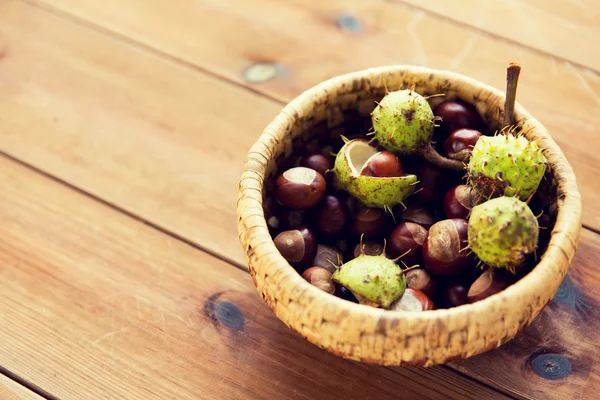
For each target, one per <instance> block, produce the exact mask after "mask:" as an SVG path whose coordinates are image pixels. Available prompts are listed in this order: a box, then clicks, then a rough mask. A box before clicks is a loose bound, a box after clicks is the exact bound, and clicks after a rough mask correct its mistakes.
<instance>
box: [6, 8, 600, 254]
mask: <svg viewBox="0 0 600 400" xmlns="http://www.w3.org/2000/svg"><path fill="white" fill-rule="evenodd" d="M35 1H36V3H39V4H43V5H44V7H49V8H50V9H52V10H55V11H56V10H60V13H68V14H69V15H72V16H74V17H73V18H76V19H77V20H80V19H81V20H83V21H88V23H92V24H97V25H98V26H101V27H102V28H103V29H107V30H110V31H114V32H116V33H117V34H119V35H124V36H126V37H128V38H132V39H133V40H134V41H137V42H140V43H143V44H144V45H146V46H150V47H152V48H155V49H158V50H160V51H162V52H166V53H168V54H169V55H171V56H174V57H175V58H177V59H181V60H184V61H185V62H187V63H192V64H195V65H197V66H200V67H202V68H204V69H206V70H209V71H211V72H212V73H214V74H218V75H220V76H222V77H225V78H227V79H229V80H232V81H234V82H236V83H239V84H243V85H246V86H248V87H249V88H251V89H252V90H257V91H260V92H262V93H265V94H267V95H268V96H271V97H275V98H277V99H279V100H281V101H284V102H286V101H289V100H290V99H291V98H292V97H293V96H295V95H297V94H299V93H300V92H302V91H303V90H305V89H307V88H309V87H311V86H313V85H315V84H317V83H319V82H321V81H323V80H324V79H327V78H330V77H332V76H335V75H338V74H341V73H344V72H349V71H354V70H358V69H363V68H367V67H371V66H377V65H385V64H396V63H409V64H418V65H427V66H430V67H434V68H442V69H450V70H454V71H457V72H460V73H464V74H466V75H469V76H472V77H474V78H476V79H479V80H481V81H483V82H486V83H489V84H491V85H493V86H495V87H498V88H500V89H503V88H504V87H505V83H504V80H505V77H504V71H505V68H506V65H507V64H508V62H510V61H518V62H520V63H521V65H522V66H523V72H522V74H521V78H520V87H519V90H518V95H517V96H518V100H519V101H520V102H521V103H522V104H523V105H524V106H525V107H526V108H527V109H528V110H529V111H530V112H532V114H533V115H535V116H536V117H537V118H538V119H539V120H540V121H542V122H543V123H544V124H545V125H546V127H547V128H548V129H549V131H550V132H551V134H552V135H553V137H554V138H555V139H556V140H557V142H558V143H559V145H560V146H561V148H562V149H563V151H564V152H565V155H566V156H567V158H568V159H569V161H570V162H571V163H572V165H573V167H574V169H575V173H576V175H577V177H578V182H579V184H580V189H581V192H582V196H583V201H584V203H585V207H584V217H583V218H584V223H585V224H586V225H587V226H590V227H592V228H595V229H600V180H598V179H596V176H598V174H600V168H599V167H598V163H597V162H596V161H597V159H598V157H597V154H596V151H595V148H594V146H589V143H593V142H594V141H596V140H597V135H596V127H597V126H599V125H600V115H598V114H597V113H593V112H591V111H590V110H592V109H593V108H594V107H597V106H598V105H599V104H600V77H599V76H598V75H597V74H595V73H592V72H590V71H586V70H582V69H580V68H577V67H574V66H573V65H571V64H570V63H567V62H562V61H557V60H555V59H553V58H550V57H545V56H542V55H540V54H536V53H533V52H531V51H529V50H527V49H524V48H520V47H516V46H514V45H511V44H509V43H505V42H503V41H499V40H496V39H494V38H490V37H489V36H488V35H485V34H481V33H478V32H475V31H473V30H472V29H469V28H466V27H461V26H457V25H456V24H455V23H452V22H448V21H440V20H439V18H435V17H431V16H430V15H428V14H426V13H424V12H422V11H419V10H414V9H413V8H411V7H409V6H405V5H402V4H398V3H391V2H383V1H373V2H364V1H360V0H348V1H346V0H332V1H327V2H312V1H309V0H293V1H292V0H290V1H286V2H281V1H278V0H260V1H259V2H252V3H250V2H246V1H241V0H237V1H236V0H232V1H229V2H227V3H226V4H225V3H223V2H217V1H209V0H205V1H196V0H180V1H178V3H177V4H178V6H177V7H164V6H163V5H164V3H163V2H162V1H160V0H130V1H127V2H122V1H119V0H107V1H103V2H101V3H100V2H97V1H93V0H77V1H73V0H57V1H51V2H50V1H46V0H35ZM55 7H56V8H55ZM265 10H268V12H265ZM56 12H59V11H56ZM216 21H218V22H216ZM81 23H86V22H81ZM16 29H20V28H16ZM236 32H243V34H236ZM52 34H53V37H52V40H53V41H57V40H61V38H60V37H58V36H57V35H56V33H54V32H53V33H52ZM28 36H29V37H30V36H31V34H28V33H27V32H19V33H18V36H14V39H13V40H15V41H17V42H19V41H26V40H28V39H27V37H28ZM38 39H39V38H37V37H36V38H35V40H38ZM62 40H64V39H62ZM86 40H87V39H86ZM128 40H130V39H128ZM583 40H584V41H585V38H584V39H583ZM77 42H81V41H76V42H75V43H72V42H71V40H70V38H69V45H70V46H77V47H78V48H80V46H78V44H77ZM41 45H42V44H41V43H40V44H39V46H41ZM44 46H52V44H51V43H44ZM115 50H116V51H118V49H115ZM95 53H97V51H96V50H95V47H90V48H88V47H85V48H83V47H82V46H81V49H80V50H79V52H78V53H75V54H74V55H73V56H74V57H75V58H84V59H87V58H93V57H94V54H95ZM140 58H142V57H140ZM49 61H51V60H49ZM79 62H81V61H79ZM136 62H142V60H136ZM257 63H258V64H257ZM261 63H275V65H276V66H275V67H272V68H271V67H270V65H269V64H266V65H265V68H254V69H253V68H252V67H253V66H254V67H256V65H263V64H261ZM15 64H18V65H15V71H14V72H13V74H14V73H19V71H20V70H22V69H23V68H25V67H23V64H24V63H23V62H22V61H21V62H20V61H18V60H15ZM155 64H157V65H159V64H160V63H159V62H156V63H155ZM94 67H96V66H94ZM102 67H103V68H106V66H104V65H103V66H102ZM108 67H109V68H110V66H108ZM47 68H53V66H52V64H50V65H48V66H47ZM60 68H61V71H56V72H54V74H59V76H63V75H64V76H71V75H72V74H74V73H77V72H78V71H72V70H69V71H66V70H64V68H65V66H63V65H61V66H60ZM156 68H161V67H159V66H157V67H156ZM53 69H54V68H53ZM249 71H250V72H249ZM136 72H137V71H136ZM108 73H109V74H112V73H113V72H112V71H111V72H108ZM20 74H23V72H20ZM131 74H132V76H131V79H132V80H133V81H134V82H135V84H138V83H139V85H143V84H144V85H148V86H150V87H153V86H155V85H157V84H158V82H162V83H163V85H164V86H167V87H170V88H171V89H172V90H171V92H170V93H169V95H170V98H171V99H173V100H174V101H176V100H177V99H179V97H178V96H182V97H184V101H185V102H189V101H200V100H199V99H191V100H190V99H188V98H187V96H185V94H183V93H181V92H176V90H177V86H176V85H175V86H173V83H172V82H171V80H173V79H176V78H173V77H172V76H171V75H161V76H159V75H158V74H157V75H152V76H151V77H145V76H144V74H143V72H142V74H140V75H137V74H136V75H133V74H134V73H133V71H131ZM81 79H83V78H81ZM116 79H117V78H115V77H112V75H111V78H110V79H109V80H108V82H104V83H108V84H109V85H112V84H114V80H116ZM146 79H148V80H150V81H149V82H146ZM263 79H264V81H262V80H263ZM133 85H134V84H132V86H133ZM164 86H163V87H164ZM127 89H132V88H127ZM41 90H44V91H45V90H46V89H45V88H43V89H41ZM71 90H73V91H75V90H76V91H80V90H85V88H73V89H71ZM97 90H106V91H110V93H115V90H116V89H115V88H114V87H108V86H103V89H100V88H98V89H97ZM121 90H124V89H121ZM137 90H141V89H137ZM196 90H197V91H198V93H211V98H212V99H213V100H214V102H215V104H214V105H213V107H212V109H214V110H215V111H213V113H219V114H220V115H223V114H222V113H225V112H226V111H225V110H223V107H222V106H220V107H217V106H216V103H217V102H218V101H221V100H219V99H222V101H223V104H231V102H232V101H236V100H238V98H239V96H237V95H236V96H235V97H232V96H231V95H230V93H231V92H230V91H228V90H221V86H220V85H210V86H207V87H205V88H202V89H196ZM128 92H131V90H128ZM145 93H148V92H145ZM49 95H50V96H54V94H49ZM72 95H73V96H75V97H74V98H73V101H77V100H76V97H78V96H85V94H84V93H79V92H77V93H75V92H73V93H72ZM156 95H157V96H161V94H160V93H157V94H156ZM121 96H123V95H121ZM240 96H241V95H240ZM199 97H200V96H199ZM111 98H112V96H111ZM246 98H248V97H244V99H246ZM104 101H107V100H104ZM261 105H263V103H261ZM97 107H103V104H97ZM129 107H131V108H133V109H134V110H135V109H136V108H137V107H138V104H130V105H129ZM257 107H258V106H256V107H254V106H253V107H252V108H251V110H252V112H248V113H243V111H242V110H243V109H244V107H242V108H241V109H240V108H238V107H234V106H232V107H231V110H233V111H231V112H232V113H233V114H234V115H235V117H231V118H229V123H230V124H232V125H233V124H235V123H238V126H236V127H235V128H234V129H235V131H236V132H237V133H238V136H239V138H240V146H241V145H242V143H246V142H243V141H244V140H248V141H249V140H251V139H255V138H256V137H257V135H258V134H259V132H260V128H258V126H257V125H253V124H252V123H253V122H254V121H256V116H257V114H260V115H262V116H264V118H263V119H261V121H266V120H267V119H269V118H268V116H272V115H273V114H274V113H275V111H276V110H275V109H274V108H273V107H267V106H265V107H266V108H268V111H263V110H266V108H265V109H262V108H260V107H258V108H257ZM209 108H210V107H209ZM246 109H248V110H250V108H246ZM134 110H131V111H130V112H131V113H135V114H138V113H139V111H137V110H135V111H134ZM111 111H112V110H111ZM182 111H184V110H181V111H180V112H179V114H180V115H179V116H178V119H177V123H178V124H185V123H187V122H189V121H187V120H186V119H185V116H184V114H183V112H182ZM207 111H208V110H207ZM122 112H126V110H122ZM107 113H108V111H107V110H104V109H103V115H108V114H107ZM242 113H243V114H242ZM242 115H243V116H242ZM194 119H195V117H194ZM169 124H172V122H171V121H169ZM145 128H146V129H147V130H151V129H152V128H153V127H151V126H146V127H145ZM183 128H184V127H183V126H181V125H178V126H176V127H175V129H178V130H180V131H181V130H182V129H183ZM225 128H226V127H224V126H221V128H220V129H225ZM46 131H47V128H45V129H44V132H46ZM136 132H137V131H131V132H129V133H127V132H126V133H123V132H121V133H120V137H122V138H123V139H122V140H125V141H126V140H128V137H130V136H132V135H134V134H135V133H136ZM161 133H162V134H163V136H166V135H165V132H158V133H147V134H149V135H151V136H154V135H160V134H161ZM20 134H22V133H20ZM188 135H190V134H189V133H188ZM31 136H35V135H31ZM61 136H64V134H61ZM34 140H38V139H37V138H36V139H34ZM61 140H74V141H76V142H77V143H78V144H79V147H80V148H81V150H83V151H85V149H86V148H87V147H93V149H94V150H92V151H93V152H95V149H97V148H100V147H102V148H104V149H106V150H105V151H111V150H110V147H111V146H112V144H107V145H105V146H102V144H101V140H102V139H98V138H94V140H93V142H94V145H93V146H91V145H88V140H86V139H85V138H83V139H82V138H81V137H79V138H77V139H61ZM90 140H91V139H90ZM162 140H163V141H165V142H166V141H167V140H169V139H168V138H163V139H162ZM186 140H192V139H187V138H186ZM204 140H205V145H206V146H214V148H219V149H223V148H225V146H226V147H227V148H228V149H229V151H230V153H229V154H230V155H231V158H227V159H226V161H227V163H228V164H229V165H228V167H229V166H230V165H231V164H235V165H237V163H239V160H241V159H242V157H243V150H242V147H238V146H237V145H236V144H232V143H231V142H230V141H227V140H222V139H221V138H220V135H215V136H208V135H207V137H205V138H204ZM0 144H1V143H0ZM138 145H139V144H138ZM4 148H7V147H6V146H4ZM10 151H11V152H12V153H14V154H17V155H18V156H19V157H26V154H25V153H26V151H24V150H23V149H20V148H18V145H14V146H12V147H11V148H10ZM142 154H149V153H148V152H147V151H146V150H145V151H144V152H142ZM70 157H71V156H70V155H68V154H61V155H60V159H61V160H64V161H65V163H67V166H66V167H65V168H60V169H59V165H57V164H60V160H59V161H58V162H54V161H53V162H52V163H44V165H43V168H45V169H47V170H49V171H52V173H54V174H57V175H60V176H61V177H63V178H65V179H69V180H71V181H75V180H74V179H73V173H72V172H70V170H71V167H70V165H69V164H68V163H69V162H71V161H72V160H69V158H70ZM27 159H28V160H30V161H31V162H34V161H35V160H33V159H31V157H27ZM38 164H40V165H41V163H40V162H39V161H38ZM224 169H225V170H226V171H231V168H224ZM218 170H221V169H218ZM97 174H100V172H98V171H97V170H94V169H92V168H88V170H87V171H85V172H83V171H82V172H81V175H86V176H95V175H97ZM103 175H104V174H103ZM81 180H82V179H80V180H79V182H78V183H77V184H83V183H84V182H81ZM90 180H91V179H85V182H86V183H87V182H88V181H90ZM94 180H95V179H94ZM163 181H164V179H163ZM219 181H220V182H229V183H228V185H229V187H231V188H233V187H234V186H235V184H236V182H235V181H233V180H232V181H227V180H226V179H225V178H223V179H219ZM113 187H115V188H117V187H119V185H114V186H113ZM114 190H117V189H114ZM118 190H120V189H118ZM172 190H174V188H172ZM185 190H186V193H188V191H189V188H186V189H185ZM104 195H105V196H110V197H111V198H114V197H115V194H114V193H111V192H110V191H105V192H104ZM157 196H158V198H160V195H159V194H156V193H155V194H154V197H155V198H156V197H157ZM138 198H139V196H135V197H133V199H130V200H131V201H130V202H128V203H127V205H126V206H127V207H128V208H133V207H135V208H136V212H139V213H140V214H142V215H148V214H149V211H150V210H149V209H148V208H144V205H140V204H137V201H138ZM121 199H122V200H123V202H124V203H125V202H127V199H125V197H124V196H122V197H121ZM209 200H210V198H209ZM208 204H211V207H212V202H211V203H208ZM219 204H222V202H220V200H219ZM217 207H219V206H217ZM155 209H156V208H154V210H155ZM159 219H161V217H160V216H156V220H157V221H158V220H159ZM188 221H189V219H185V224H186V226H184V227H182V226H173V225H175V223H176V222H177V221H176V220H169V225H170V227H169V229H174V230H176V231H177V232H184V233H186V234H188V237H190V236H189V234H190V233H193V234H197V233H198V232H195V231H194V232H191V228H190V227H189V224H188ZM191 238H192V239H193V240H196V241H199V242H204V241H206V243H210V245H211V246H212V245H213V243H211V239H210V238H204V237H202V236H191ZM232 241H233V239H232ZM222 248H223V247H221V248H220V249H222ZM235 251H236V254H239V253H237V250H235ZM227 254H231V252H228V253H227Z"/></svg>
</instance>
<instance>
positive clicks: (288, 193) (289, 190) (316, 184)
mask: <svg viewBox="0 0 600 400" xmlns="http://www.w3.org/2000/svg"><path fill="white" fill-rule="evenodd" d="M326 186H327V185H326V183H325V178H323V175H321V174H320V173H318V172H317V171H315V170H314V169H310V168H306V167H294V168H290V169H288V170H286V171H285V172H284V173H282V174H281V175H279V177H278V178H277V181H276V189H275V197H276V198H277V200H278V201H279V202H280V203H281V204H283V205H284V206H286V207H289V208H293V209H295V210H308V209H309V208H312V207H314V206H316V205H317V204H318V203H319V202H320V201H321V200H322V199H323V197H324V196H325V190H326Z"/></svg>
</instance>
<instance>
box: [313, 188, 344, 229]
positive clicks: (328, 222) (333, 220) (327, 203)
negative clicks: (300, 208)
mask: <svg viewBox="0 0 600 400" xmlns="http://www.w3.org/2000/svg"><path fill="white" fill-rule="evenodd" d="M309 219H310V220H311V221H312V224H311V226H312V227H313V229H314V231H315V232H316V233H317V234H318V235H321V236H323V237H325V238H330V239H332V238H336V237H339V236H341V235H342V233H344V232H345V231H346V230H347V228H348V226H349V224H350V212H349V211H348V207H346V204H345V202H343V201H342V200H340V199H339V198H338V197H336V196H332V195H326V196H325V198H324V199H323V201H322V202H321V203H319V205H318V206H317V207H316V208H315V209H314V210H311V211H310V218H309Z"/></svg>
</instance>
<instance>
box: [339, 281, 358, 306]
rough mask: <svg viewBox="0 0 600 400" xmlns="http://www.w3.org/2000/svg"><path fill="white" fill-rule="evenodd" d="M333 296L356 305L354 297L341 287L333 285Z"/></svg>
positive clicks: (356, 301) (356, 300)
mask: <svg viewBox="0 0 600 400" xmlns="http://www.w3.org/2000/svg"><path fill="white" fill-rule="evenodd" d="M334 295H335V296H337V297H339V298H340V299H344V300H347V301H351V302H352V303H358V299H357V298H356V296H354V294H353V293H352V292H351V291H350V290H349V289H346V288H345V287H343V286H342V285H337V284H336V285H335V293H334Z"/></svg>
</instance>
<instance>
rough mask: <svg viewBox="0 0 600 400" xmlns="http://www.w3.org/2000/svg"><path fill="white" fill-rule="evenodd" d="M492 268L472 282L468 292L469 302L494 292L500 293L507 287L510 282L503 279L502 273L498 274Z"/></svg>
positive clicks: (481, 298)
mask: <svg viewBox="0 0 600 400" xmlns="http://www.w3.org/2000/svg"><path fill="white" fill-rule="evenodd" d="M494 272H495V271H494V270H493V269H492V268H488V269H487V270H485V271H484V272H483V273H482V274H481V275H480V276H479V278H477V279H476V280H475V282H473V284H471V287H470V288H469V291H468V293H467V299H468V301H469V303H475V302H476V301H479V300H483V299H485V298H487V297H490V296H491V295H493V294H496V293H499V292H501V291H503V290H504V289H506V288H507V287H508V285H509V282H508V281H506V280H505V279H503V277H502V274H496V273H494Z"/></svg>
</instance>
